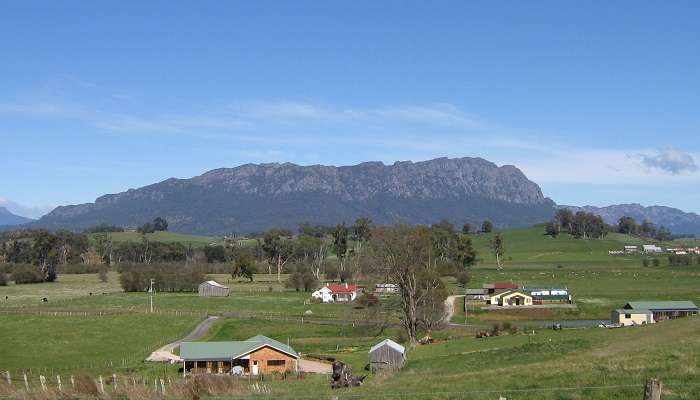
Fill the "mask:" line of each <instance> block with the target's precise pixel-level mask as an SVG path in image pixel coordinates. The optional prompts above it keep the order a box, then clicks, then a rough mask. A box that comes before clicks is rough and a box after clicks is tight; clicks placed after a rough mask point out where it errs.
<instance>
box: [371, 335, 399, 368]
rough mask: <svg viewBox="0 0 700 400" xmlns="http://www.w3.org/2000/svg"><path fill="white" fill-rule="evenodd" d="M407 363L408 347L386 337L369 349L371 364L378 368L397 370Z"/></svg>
mask: <svg viewBox="0 0 700 400" xmlns="http://www.w3.org/2000/svg"><path fill="white" fill-rule="evenodd" d="M405 363H406V348H405V347H403V346H401V345H400V344H398V343H396V342H394V341H393V340H391V339H384V340H382V341H381V342H379V343H377V344H375V345H374V346H372V348H371V349H369V366H370V369H371V370H372V371H376V370H378V369H389V370H397V369H401V368H403V366H404V364H405Z"/></svg>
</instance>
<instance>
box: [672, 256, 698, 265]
mask: <svg viewBox="0 0 700 400" xmlns="http://www.w3.org/2000/svg"><path fill="white" fill-rule="evenodd" d="M695 263H697V264H698V265H700V257H694V256H693V255H692V254H670V255H669V256H668V265H670V266H673V267H679V266H689V265H693V264H695Z"/></svg>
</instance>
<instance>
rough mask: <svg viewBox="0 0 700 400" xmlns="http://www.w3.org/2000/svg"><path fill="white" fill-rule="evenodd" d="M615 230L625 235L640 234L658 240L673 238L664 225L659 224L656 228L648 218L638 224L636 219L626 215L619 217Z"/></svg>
mask: <svg viewBox="0 0 700 400" xmlns="http://www.w3.org/2000/svg"><path fill="white" fill-rule="evenodd" d="M617 231H618V232H619V233H624V234H627V235H634V236H640V237H644V238H649V239H655V240H658V241H665V240H671V239H672V238H673V237H672V235H671V231H670V230H668V229H667V228H666V227H663V226H661V227H658V228H657V227H656V225H655V224H654V223H652V222H651V221H649V220H644V222H642V223H641V224H639V223H637V220H635V219H634V218H632V217H627V216H624V217H621V218H620V219H619V220H618V223H617Z"/></svg>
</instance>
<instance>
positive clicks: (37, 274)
mask: <svg viewBox="0 0 700 400" xmlns="http://www.w3.org/2000/svg"><path fill="white" fill-rule="evenodd" d="M12 280H13V281H15V284H17V285H22V284H26V283H41V282H44V281H45V280H46V276H45V275H44V273H42V272H41V269H40V268H38V267H37V266H35V265H28V264H21V265H15V266H14V267H13V268H12Z"/></svg>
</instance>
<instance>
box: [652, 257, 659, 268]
mask: <svg viewBox="0 0 700 400" xmlns="http://www.w3.org/2000/svg"><path fill="white" fill-rule="evenodd" d="M651 264H652V265H653V266H655V267H658V266H659V265H661V261H660V260H659V259H658V258H655V259H653V260H651Z"/></svg>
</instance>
